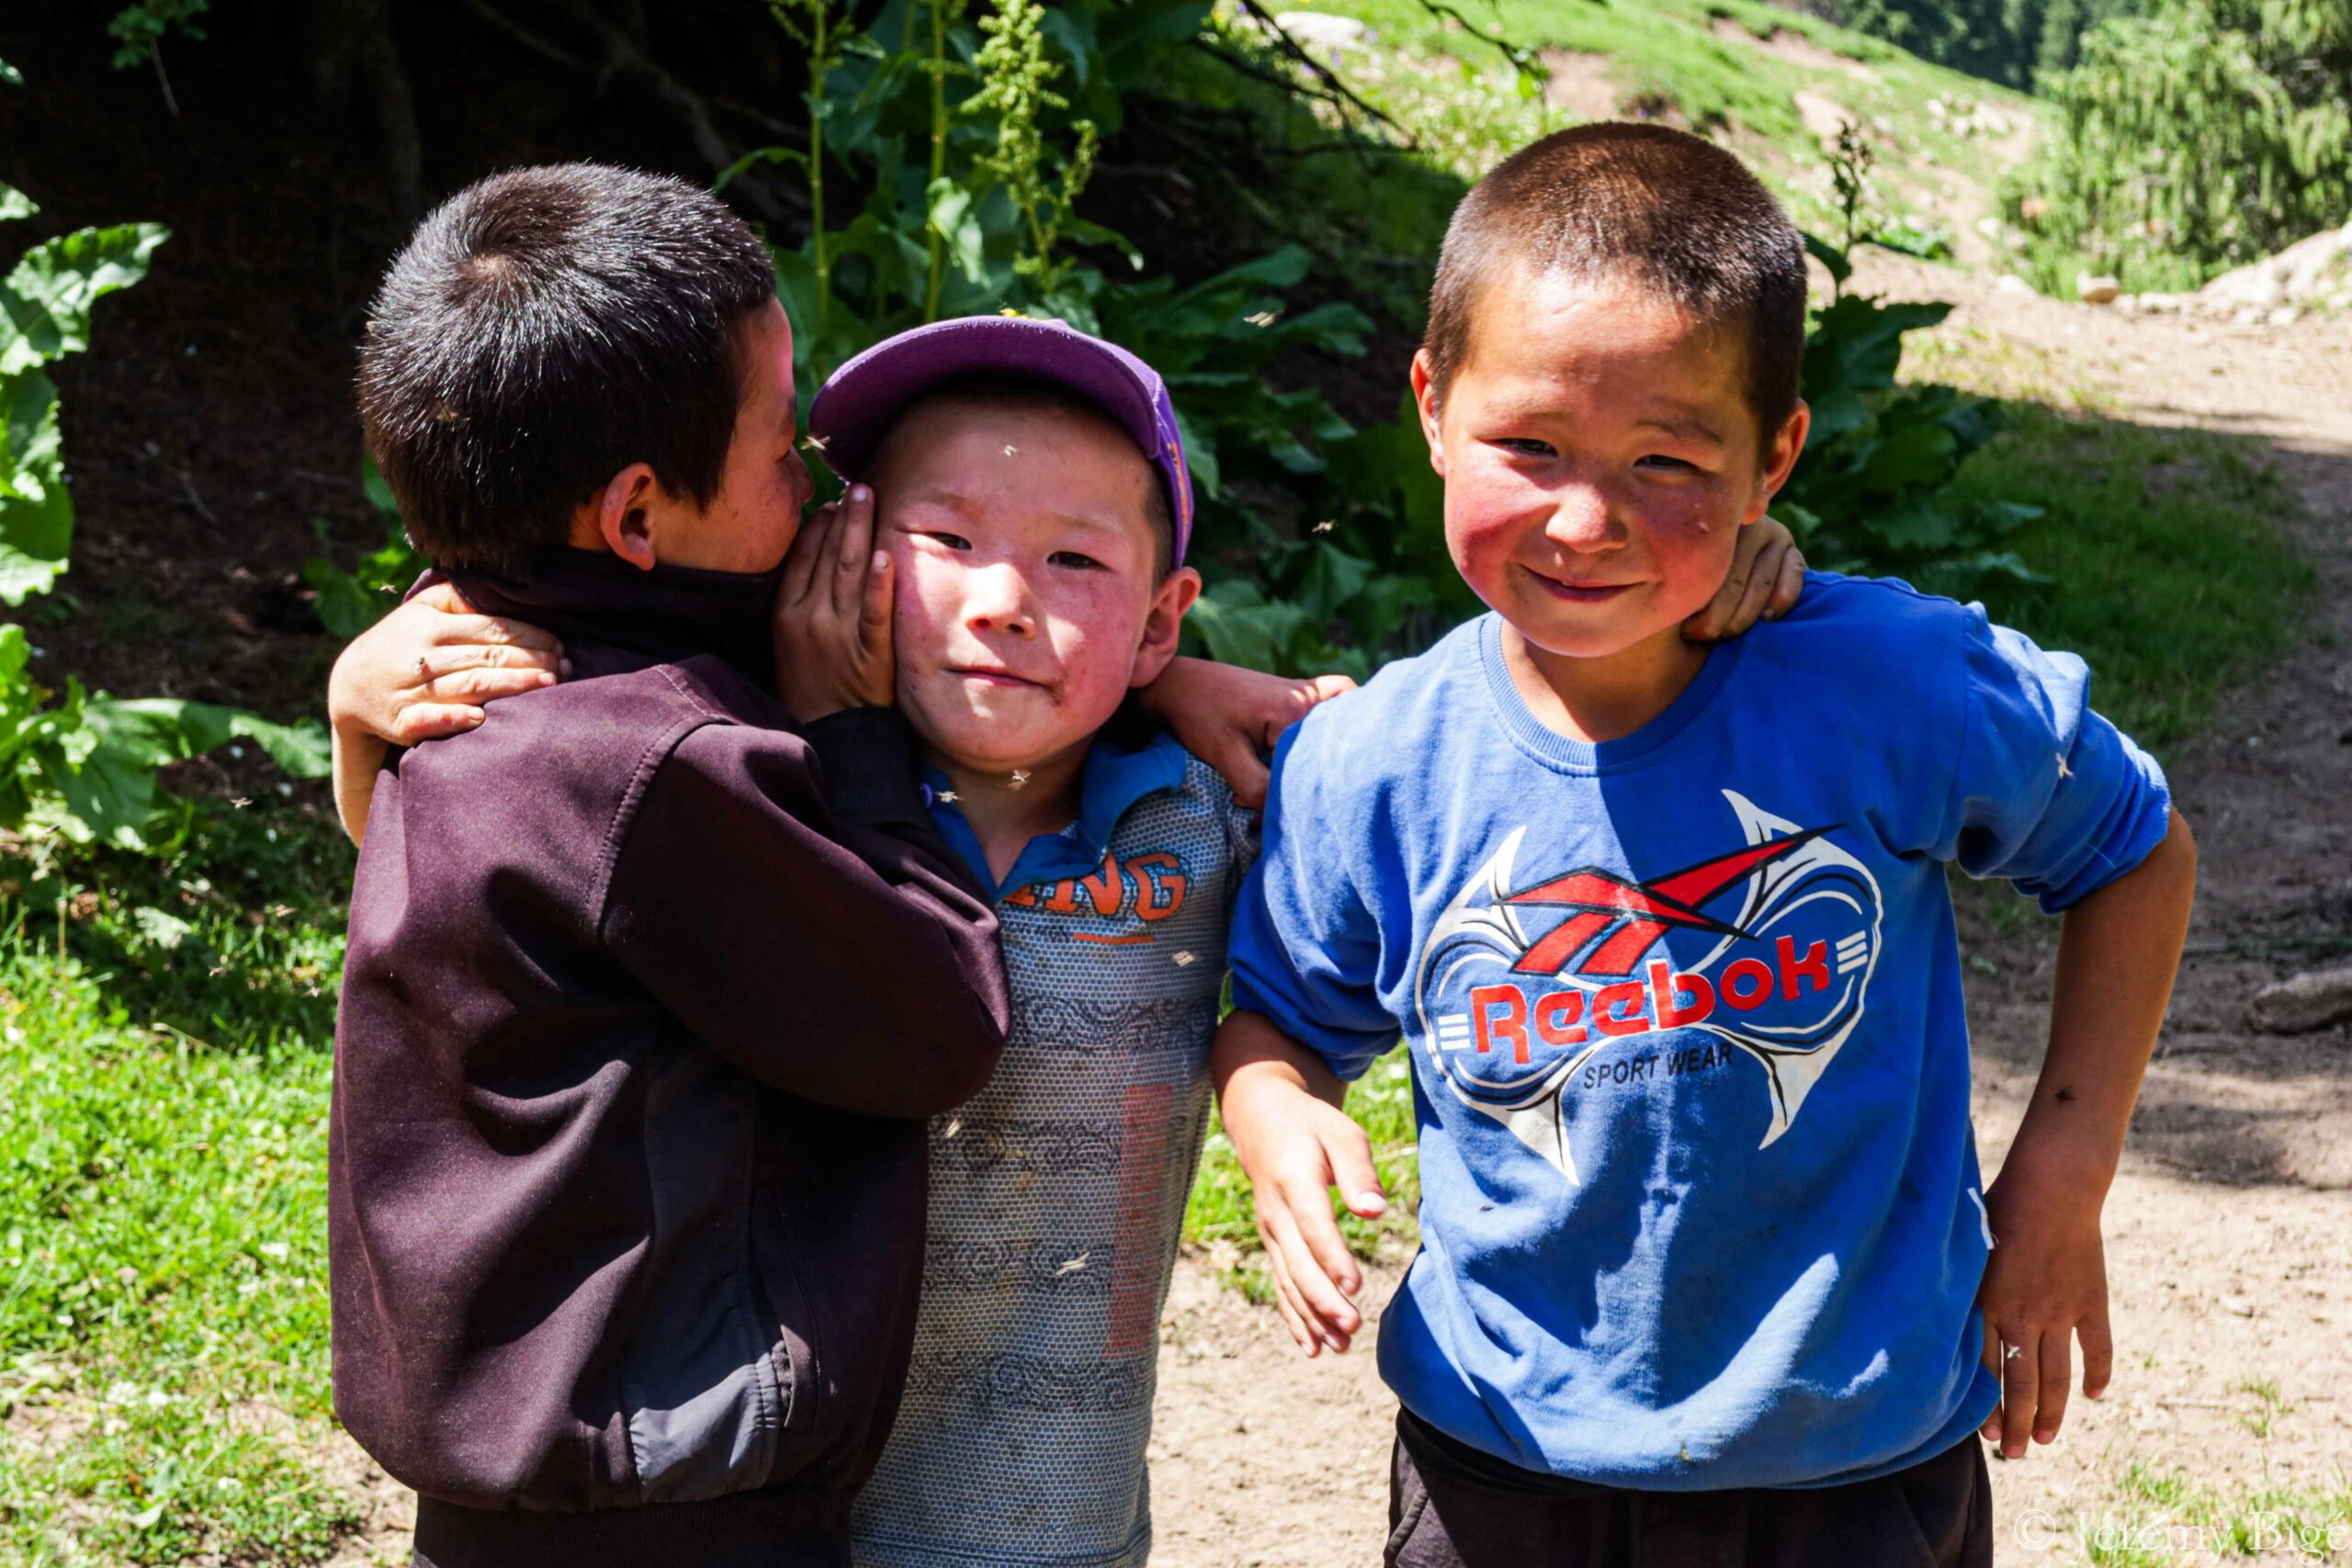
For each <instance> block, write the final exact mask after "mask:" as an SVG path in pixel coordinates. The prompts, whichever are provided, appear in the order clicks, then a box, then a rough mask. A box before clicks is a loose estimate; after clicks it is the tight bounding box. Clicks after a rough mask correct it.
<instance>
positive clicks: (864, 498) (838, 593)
mask: <svg viewBox="0 0 2352 1568" xmlns="http://www.w3.org/2000/svg"><path fill="white" fill-rule="evenodd" d="M894 582H895V580H894V579H893V577H892V575H891V570H890V556H889V552H888V551H887V550H881V549H876V547H875V544H874V492H873V491H871V490H869V489H867V488H866V487H865V486H864V485H852V486H850V487H849V491H848V493H847V494H845V495H844V496H842V499H841V500H839V501H836V502H831V503H829V504H827V505H825V506H821V507H820V508H818V510H817V514H816V516H815V517H814V518H812V519H811V520H810V521H809V525H808V526H807V527H805V528H803V529H801V531H800V536H799V537H798V538H797V539H796V540H794V541H793V545H792V553H791V554H790V555H789V556H788V557H786V559H785V563H784V582H783V585H782V586H781V587H780V588H779V589H778V590H777V591H776V600H775V684H776V694H777V695H779V696H781V697H782V698H783V699H784V705H785V706H786V707H788V708H790V709H791V710H792V712H793V714H794V716H796V717H797V718H799V719H800V720H802V721H803V722H804V723H805V722H807V721H808V720H810V719H816V718H822V717H824V716H826V715H827V714H830V713H838V712H840V711H841V710H842V709H843V708H853V707H888V706H889V705H890V702H891V699H892V696H893V695H894V694H895V690H896V687H897V683H898V665H897V661H896V659H895V657H894V656H893V654H892V652H891V649H890V606H891V604H892V598H893V588H894Z"/></svg>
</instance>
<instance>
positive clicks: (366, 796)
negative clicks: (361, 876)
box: [333, 718, 391, 844]
mask: <svg viewBox="0 0 2352 1568" xmlns="http://www.w3.org/2000/svg"><path fill="white" fill-rule="evenodd" d="M333 733H334V809H335V815H336V816H337V817H339V818H342V819H343V830H344V832H345V834H347V835H349V837H350V839H351V841H352V842H353V843H354V844H357V843H358V842H360V841H361V840H363V839H365V838H366V837H367V836H368V803H369V802H371V801H372V800H374V799H375V797H376V774H377V773H378V772H379V770H380V769H381V768H382V767H383V765H384V758H385V756H386V754H387V753H389V752H390V750H391V748H390V746H387V745H386V744H385V743H384V742H383V741H381V740H379V739H377V738H376V737H375V736H373V735H370V734H368V732H367V731H366V730H364V729H361V728H358V727H357V726H356V725H353V724H350V723H347V722H345V720H343V719H341V718H337V719H336V720H335V721H334V727H333Z"/></svg>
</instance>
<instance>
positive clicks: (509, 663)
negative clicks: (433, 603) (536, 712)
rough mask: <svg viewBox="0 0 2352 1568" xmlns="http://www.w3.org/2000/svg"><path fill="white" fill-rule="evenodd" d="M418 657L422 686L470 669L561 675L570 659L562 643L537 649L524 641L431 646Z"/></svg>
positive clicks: (419, 680) (418, 672)
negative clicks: (526, 644)
mask: <svg viewBox="0 0 2352 1568" xmlns="http://www.w3.org/2000/svg"><path fill="white" fill-rule="evenodd" d="M417 660H418V662H417V670H416V673H417V677H418V683H419V684H420V685H424V684H430V683H431V682H435V681H437V680H440V679H441V678H442V677H444V676H448V675H455V674H457V673H458V671H466V670H498V671H514V672H515V673H526V672H530V673H544V674H546V675H548V676H555V675H560V674H561V673H562V672H563V670H564V668H565V666H566V664H567V663H568V662H569V661H568V660H565V659H564V657H563V650H562V648H561V646H560V645H558V646H556V647H553V648H536V647H526V646H524V645H523V644H520V643H461V644H458V645H456V646H454V647H447V648H428V649H425V650H424V652H423V653H421V654H419V655H417ZM521 689H523V690H532V689H534V688H531V687H524V688H521Z"/></svg>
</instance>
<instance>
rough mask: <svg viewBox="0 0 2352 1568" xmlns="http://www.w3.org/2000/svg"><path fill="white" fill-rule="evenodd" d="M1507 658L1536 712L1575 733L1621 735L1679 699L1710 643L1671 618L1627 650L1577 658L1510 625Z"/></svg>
mask: <svg viewBox="0 0 2352 1568" xmlns="http://www.w3.org/2000/svg"><path fill="white" fill-rule="evenodd" d="M1503 661H1504V663H1505V664H1506V665H1507V666H1508V667H1509V668H1510V674H1511V682H1512V684H1514V685H1516V686H1517V687H1518V688H1519V694H1520V695H1521V696H1522V697H1524V698H1525V699H1526V700H1527V705H1528V707H1529V708H1530V709H1532V711H1533V712H1534V714H1535V716H1536V717H1537V718H1539V719H1541V720H1542V721H1543V722H1544V724H1545V725H1546V726H1548V727H1549V728H1553V729H1555V730H1557V731H1559V732H1560V733H1561V734H1563V735H1565V736H1567V737H1568V738H1569V739H1573V740H1588V741H1593V742H1596V743H1597V742H1600V741H1604V740H1619V739H1623V738H1624V737H1626V736H1628V735H1631V734H1633V733H1634V731H1635V730H1637V729H1639V728H1642V726H1644V725H1645V724H1647V723H1649V721H1650V720H1652V719H1654V718H1656V717H1657V716H1658V715H1660V714H1662V713H1664V712H1665V711H1666V710H1667V709H1668V707H1669V706H1671V705H1673V702H1674V699H1675V698H1677V697H1679V696H1680V695H1681V694H1682V692H1683V688H1685V687H1687V686H1688V685H1690V684H1691V682H1692V681H1693V680H1694V679H1696V678H1697V676H1698V673H1699V671H1701V670H1702V669H1704V668H1705V667H1706V663H1707V650H1706V649H1704V648H1703V647H1701V646H1699V645H1697V644H1694V643H1692V642H1690V641H1689V640H1687V639H1686V638H1685V637H1683V635H1682V628H1681V627H1680V626H1668V628H1667V629H1666V630H1664V631H1662V632H1659V633H1657V635H1656V636H1654V637H1645V638H1644V639H1643V640H1642V641H1640V642H1637V643H1635V644H1634V646H1633V647H1631V648H1628V649H1623V651H1621V652H1617V653H1612V654H1610V655H1608V656H1606V657H1604V658H1600V659H1573V658H1570V657H1568V656H1566V655H1565V654H1558V653H1554V652H1551V651H1550V650H1549V649H1541V648H1538V647H1536V646H1535V645H1534V644H1533V643H1531V642H1529V641H1528V640H1527V639H1526V638H1525V637H1521V635H1520V633H1519V630H1518V628H1517V627H1515V626H1511V625H1510V623H1508V622H1506V623H1504V626H1503Z"/></svg>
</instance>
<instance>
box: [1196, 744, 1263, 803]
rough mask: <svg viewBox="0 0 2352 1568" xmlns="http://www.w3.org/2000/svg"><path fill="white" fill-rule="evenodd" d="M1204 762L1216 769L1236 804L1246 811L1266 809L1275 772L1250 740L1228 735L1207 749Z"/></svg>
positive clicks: (1203, 758)
mask: <svg viewBox="0 0 2352 1568" xmlns="http://www.w3.org/2000/svg"><path fill="white" fill-rule="evenodd" d="M1201 760H1202V761H1204V762H1206V763H1207V764H1208V765H1209V766H1210V767H1212V768H1215V769H1216V771H1217V773H1219V774H1220V775H1222V776H1223V778H1224V779H1225V782H1226V783H1227V784H1228V785H1230V786H1231V787H1232V790H1233V804H1234V805H1236V806H1238V807H1241V808H1242V809H1243V810H1244V811H1256V810H1259V809H1261V808H1262V807H1264V806H1265V804H1266V789H1267V786H1269V785H1270V784H1272V783H1273V780H1274V775H1273V770H1272V769H1271V768H1269V767H1268V766H1267V765H1266V759H1265V758H1263V757H1262V756H1261V755H1259V753H1258V748H1257V747H1255V746H1253V745H1251V744H1250V741H1249V740H1248V739H1247V738H1245V737H1242V736H1238V735H1232V734H1228V735H1227V736H1225V737H1224V738H1222V739H1219V740H1218V742H1217V743H1216V745H1215V746H1213V747H1210V748H1208V749H1207V750H1206V752H1205V753H1204V755H1203V757H1202V758H1201Z"/></svg>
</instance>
